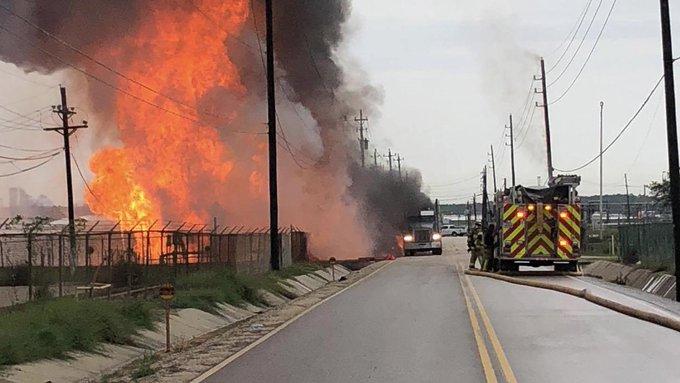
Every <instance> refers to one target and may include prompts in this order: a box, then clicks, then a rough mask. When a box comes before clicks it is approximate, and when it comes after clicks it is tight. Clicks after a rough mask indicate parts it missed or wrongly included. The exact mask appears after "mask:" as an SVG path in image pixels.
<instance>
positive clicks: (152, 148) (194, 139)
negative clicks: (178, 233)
mask: <svg viewBox="0 0 680 383" xmlns="http://www.w3.org/2000/svg"><path fill="white" fill-rule="evenodd" d="M197 5H198V6H199V7H200V8H201V9H202V10H204V11H205V12H208V13H210V14H211V15H215V20H219V22H220V23H221V25H219V28H216V26H215V25H214V24H213V23H212V22H211V20H210V19H207V18H205V17H203V16H202V15H201V14H200V13H198V12H188V11H187V9H181V8H177V7H174V8H173V7H170V8H168V7H151V8H150V9H149V13H148V15H146V17H145V19H144V23H143V24H142V25H140V26H139V28H138V30H137V32H136V33H135V34H130V35H128V36H126V37H125V38H124V39H123V40H122V41H121V42H120V43H119V44H117V45H116V47H112V48H111V47H106V48H101V50H100V51H99V52H98V56H99V57H102V58H103V60H104V61H106V62H110V63H113V66H115V67H116V69H117V70H118V71H120V72H122V73H123V74H124V75H125V76H126V77H128V78H130V79H133V80H137V81H138V82H140V83H143V84H144V85H145V87H143V86H138V85H136V84H135V83H133V82H129V81H128V82H122V81H121V84H123V83H124V85H122V86H124V87H125V88H126V90H128V91H129V92H130V93H132V94H135V95H138V96H139V97H140V98H143V99H145V100H148V101H149V102H150V103H153V104H155V105H156V106H154V105H150V104H147V103H143V102H140V101H139V100H137V99H134V98H131V97H130V96H128V95H125V94H122V93H117V94H116V101H115V108H116V110H115V121H116V123H117V125H118V126H117V128H118V132H119V135H120V140H121V142H122V144H123V145H122V147H117V148H105V149H101V150H99V151H98V152H97V153H96V154H95V155H94V156H93V157H92V158H91V160H90V168H91V169H92V171H93V172H94V173H95V179H94V180H93V182H92V185H91V186H92V189H93V193H92V194H89V193H88V194H86V195H87V197H86V198H87V203H88V205H89V206H90V208H91V209H92V211H94V212H95V213H98V214H102V215H105V216H107V217H109V218H111V219H114V220H120V221H122V222H121V225H122V227H123V228H129V227H131V226H134V225H137V224H138V223H141V225H142V227H143V226H146V225H149V224H150V223H151V222H152V221H153V220H155V219H163V218H168V217H170V218H172V219H176V220H180V221H187V222H208V221H209V220H210V216H209V213H208V212H207V210H206V207H204V206H202V204H201V203H199V201H205V200H212V201H219V200H220V197H221V196H220V194H221V193H223V192H224V189H223V188H222V187H221V186H222V185H223V184H224V183H225V182H226V181H227V179H228V178H229V176H230V174H231V173H232V170H233V168H234V159H233V155H232V153H231V152H230V149H229V148H228V147H227V146H226V145H225V144H224V143H223V142H222V141H221V140H220V137H219V136H220V134H219V132H218V130H217V129H216V126H227V125H228V124H229V122H230V120H231V118H233V116H230V115H225V114H229V110H226V111H225V110H219V108H215V107H211V106H210V105H207V106H206V105H200V104H204V103H205V98H206V95H207V94H208V93H209V92H210V91H211V90H213V89H215V88H216V87H221V88H224V89H228V90H229V92H231V93H232V94H236V95H238V94H243V93H245V89H243V86H242V85H241V82H240V79H239V76H238V72H237V68H236V67H235V66H234V64H233V63H232V61H231V60H230V59H229V55H228V54H229V52H228V49H227V48H226V46H225V43H224V42H225V40H226V38H227V37H228V36H229V34H235V33H237V32H238V31H239V29H240V28H242V26H243V23H244V22H245V21H246V19H247V17H248V2H247V0H238V1H222V0H203V1H198V2H197ZM157 106H158V107H161V108H163V109H166V110H167V111H172V113H170V112H167V111H166V112H163V111H160V110H159V108H158V107H157ZM226 129H228V127H227V128H226ZM260 137H261V136H260ZM254 146H255V147H258V145H254ZM259 148H260V149H261V150H263V149H264V147H262V146H259ZM196 180H200V181H201V183H200V185H198V184H197V183H196V182H195V181H196ZM206 180H209V183H208V184H206V182H205V181H206ZM250 183H251V188H252V189H254V190H260V189H261V188H262V184H263V180H262V176H261V175H260V174H259V173H258V172H257V171H253V172H252V174H251V176H250ZM199 189H200V190H199Z"/></svg>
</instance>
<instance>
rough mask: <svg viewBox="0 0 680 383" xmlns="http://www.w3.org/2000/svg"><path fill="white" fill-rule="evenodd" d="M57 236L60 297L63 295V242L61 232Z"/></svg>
mask: <svg viewBox="0 0 680 383" xmlns="http://www.w3.org/2000/svg"><path fill="white" fill-rule="evenodd" d="M58 236H59V237H58V238H59V259H58V260H57V262H58V263H59V264H58V266H57V267H58V274H59V297H62V296H63V295H64V291H63V290H64V279H63V275H62V273H63V271H62V267H63V266H64V244H63V241H62V233H59V234H58Z"/></svg>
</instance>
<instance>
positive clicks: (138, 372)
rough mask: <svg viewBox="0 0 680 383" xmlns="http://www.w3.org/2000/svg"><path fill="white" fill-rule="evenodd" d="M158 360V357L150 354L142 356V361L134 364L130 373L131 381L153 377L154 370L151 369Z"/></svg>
mask: <svg viewBox="0 0 680 383" xmlns="http://www.w3.org/2000/svg"><path fill="white" fill-rule="evenodd" d="M156 360H158V356H157V355H154V354H152V353H147V354H144V357H142V359H139V360H138V361H136V362H135V366H134V369H135V370H134V371H133V372H132V379H134V380H135V381H136V380H137V379H139V378H143V377H145V376H149V375H153V374H154V373H155V372H156V369H154V368H153V366H152V365H153V364H154V363H155V362H156Z"/></svg>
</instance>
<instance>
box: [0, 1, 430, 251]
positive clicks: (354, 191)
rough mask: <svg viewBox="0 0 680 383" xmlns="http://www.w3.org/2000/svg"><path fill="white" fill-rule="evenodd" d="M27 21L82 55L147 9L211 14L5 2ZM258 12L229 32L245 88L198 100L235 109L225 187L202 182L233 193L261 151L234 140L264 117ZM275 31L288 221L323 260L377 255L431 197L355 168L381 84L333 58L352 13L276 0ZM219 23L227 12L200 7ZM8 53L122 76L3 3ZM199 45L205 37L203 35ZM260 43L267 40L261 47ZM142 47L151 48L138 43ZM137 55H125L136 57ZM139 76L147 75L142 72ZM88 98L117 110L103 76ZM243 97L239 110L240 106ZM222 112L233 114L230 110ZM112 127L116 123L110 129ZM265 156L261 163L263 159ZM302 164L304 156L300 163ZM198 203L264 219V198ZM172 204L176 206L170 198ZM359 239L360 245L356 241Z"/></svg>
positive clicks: (416, 182)
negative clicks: (364, 119) (359, 128)
mask: <svg viewBox="0 0 680 383" xmlns="http://www.w3.org/2000/svg"><path fill="white" fill-rule="evenodd" d="M0 4H2V5H3V6H5V7H8V8H10V9H12V11H13V12H15V13H17V14H19V15H20V16H21V17H24V18H26V19H28V20H30V21H31V22H33V23H35V24H37V25H39V26H40V27H42V28H44V29H45V30H47V31H50V32H51V33H53V34H55V35H57V36H59V37H60V38H62V39H63V40H66V41H68V42H71V43H73V44H74V45H76V46H77V47H78V48H80V49H82V50H83V51H85V52H89V51H97V48H99V47H101V46H107V47H117V45H118V42H119V41H121V40H122V39H124V37H125V36H128V35H130V34H134V33H135V32H136V31H137V29H138V28H139V26H140V24H141V23H142V22H143V20H144V17H145V15H146V14H147V13H148V12H149V10H151V9H153V10H154V11H156V12H160V11H162V9H173V10H176V9H178V8H180V9H181V10H182V11H183V12H186V13H187V14H196V13H197V12H198V13H202V12H204V10H202V9H201V8H200V6H201V2H200V1H190V0H173V1H164V2H152V1H150V0H120V1H105V0H50V1H43V2H35V3H29V2H26V1H21V0H0ZM250 7H252V12H251V13H252V14H251V15H250V17H249V18H248V20H247V21H245V22H244V25H243V27H242V28H241V30H240V34H239V35H237V36H232V37H230V38H228V39H227V40H226V41H225V42H224V43H225V49H227V51H228V52H229V58H230V60H231V61H232V62H234V63H235V64H236V66H237V68H238V71H239V75H240V80H241V82H242V83H243V84H244V85H245V87H246V88H247V90H248V91H247V93H246V94H245V95H239V96H236V95H234V93H233V92H229V91H227V90H225V89H221V88H219V87H215V89H213V90H211V91H209V92H207V93H206V94H204V95H203V96H202V98H201V99H200V100H199V102H198V105H199V107H200V108H201V109H204V108H205V109H209V110H220V111H224V112H226V113H231V114H235V115H236V117H235V118H234V120H233V121H231V122H230V123H229V126H226V127H220V130H219V132H220V134H221V139H222V140H223V141H224V142H225V144H228V145H229V148H230V150H231V151H232V152H233V153H234V154H235V157H236V162H237V163H236V166H235V168H234V169H235V170H234V171H233V173H232V177H231V180H230V181H228V185H213V184H211V183H210V182H208V181H202V180H201V179H196V180H195V182H197V183H200V182H204V183H205V187H204V189H210V188H212V187H223V188H224V190H225V191H229V190H243V186H242V184H243V183H245V184H247V183H248V180H249V177H251V176H252V172H253V170H255V169H257V168H258V167H259V168H261V166H262V163H261V161H260V162H257V163H253V161H252V160H251V159H252V158H254V157H256V156H257V154H258V148H257V142H256V141H255V140H254V139H251V138H238V139H235V138H234V135H233V134H230V133H231V129H238V127H257V128H258V129H261V127H262V122H263V121H266V114H265V108H264V105H265V103H264V102H265V100H266V87H265V83H264V71H263V69H262V61H261V57H260V52H259V49H260V48H259V47H260V44H259V42H258V39H261V40H262V41H263V40H264V17H263V15H264V8H263V7H264V4H263V1H262V0H253V1H252V2H251V3H250ZM274 7H275V9H274V15H275V17H274V36H275V38H274V39H275V49H276V51H275V53H276V65H277V70H276V77H277V88H276V91H277V93H278V94H277V105H278V111H279V117H280V119H281V121H282V124H283V125H282V126H280V129H281V131H282V134H285V136H286V137H287V141H288V142H286V143H285V144H286V145H288V144H289V143H290V145H291V146H292V149H290V148H289V150H288V151H290V152H292V153H294V156H295V157H297V158H291V156H289V155H288V153H286V152H285V151H283V150H279V153H280V157H281V162H280V176H279V179H280V194H281V198H280V202H281V205H282V206H281V215H282V217H283V218H284V221H288V222H290V223H295V224H296V225H300V224H301V223H302V224H306V225H303V226H307V227H306V228H307V229H308V230H310V231H311V232H312V236H313V240H314V237H315V236H316V238H317V243H322V244H323V245H321V246H318V247H317V250H316V252H317V254H316V255H317V256H319V257H322V258H323V257H328V256H330V255H331V254H333V255H335V252H337V251H338V249H340V248H348V250H347V252H346V254H343V255H342V256H343V257H356V256H364V255H365V254H357V253H359V252H362V253H363V252H364V251H365V250H367V249H366V248H365V245H360V244H358V243H360V242H366V241H368V242H370V243H371V245H370V246H369V247H370V249H368V250H372V251H373V252H374V253H375V254H377V255H384V254H385V253H387V252H392V251H394V246H395V240H394V238H395V235H396V234H398V232H399V231H400V230H401V229H402V225H403V223H404V218H405V217H406V216H407V215H409V214H414V213H417V211H418V210H419V209H421V208H423V207H427V206H430V205H431V201H430V200H429V198H428V197H427V196H426V195H425V194H423V193H422V192H420V187H421V183H420V175H419V174H418V172H417V171H416V170H413V169H410V171H409V176H408V177H404V179H403V180H400V179H399V178H398V177H396V176H395V174H390V173H388V172H386V171H383V170H380V169H372V168H361V167H360V166H358V152H359V150H358V143H357V140H356V135H355V128H354V125H353V122H352V120H353V117H354V116H355V115H356V113H357V111H358V110H359V109H360V108H361V109H363V110H364V112H365V113H367V114H370V115H378V114H379V108H380V104H381V101H382V94H381V91H380V90H379V89H377V88H375V87H374V86H372V85H371V84H369V83H368V82H366V83H363V84H359V86H357V85H356V84H352V85H351V86H350V85H349V84H348V78H347V71H348V70H351V68H347V67H343V66H342V65H340V64H339V63H338V60H337V58H336V55H337V54H338V48H339V47H340V46H341V44H342V43H343V40H344V38H345V35H344V25H345V22H346V21H347V19H348V17H349V15H350V12H351V2H350V1H348V0H322V1H309V0H308V1H300V0H277V1H275V2H274ZM204 16H206V17H207V18H208V19H210V20H211V22H212V23H214V24H215V26H216V27H218V24H219V22H220V20H219V18H217V17H213V15H210V14H207V15H204ZM0 26H2V27H3V28H5V29H7V30H9V31H11V33H8V32H7V31H5V30H1V29H0V60H2V61H5V62H9V63H13V64H15V65H17V66H19V67H21V68H23V69H24V70H25V71H27V72H31V71H37V72H40V73H52V72H54V71H56V70H60V69H64V68H66V65H65V64H64V63H63V62H62V61H60V60H55V59H54V58H51V57H50V55H46V54H45V51H48V52H51V53H52V54H54V55H56V56H58V57H60V58H61V59H62V60H63V61H64V62H68V63H75V64H76V65H78V66H79V67H82V68H84V69H86V70H88V71H89V72H91V73H93V74H95V75H96V76H98V77H100V78H102V79H105V80H106V81H111V82H113V83H117V82H121V81H122V80H121V79H119V78H117V77H116V76H114V75H113V74H111V73H109V72H107V71H106V70H105V69H103V68H100V67H98V66H97V65H95V64H93V63H92V62H91V61H88V60H86V59H84V58H83V57H82V56H80V55H78V54H77V53H75V52H73V51H72V50H70V49H69V48H67V47H64V46H62V45H60V44H58V43H55V41H53V40H51V39H49V38H48V37H46V36H43V35H42V34H41V33H40V32H39V31H36V30H35V28H33V27H31V26H30V25H27V24H26V23H25V22H23V21H21V20H20V19H18V18H17V17H15V16H12V15H11V14H9V13H8V12H6V11H5V10H1V9H0ZM197 43H200V42H197ZM263 44H264V43H263V42H262V45H263ZM141 52H142V53H143V51H141ZM128 54H129V56H126V55H128ZM135 54H136V55H139V54H140V51H135V52H126V51H124V50H121V52H120V55H121V57H119V59H120V60H125V59H126V57H135ZM140 80H142V81H143V79H140ZM88 91H89V95H90V97H91V98H92V100H93V105H97V108H98V109H99V110H100V113H102V114H104V115H110V114H111V113H112V111H113V109H114V100H115V97H114V92H112V90H111V89H109V88H107V87H104V86H101V84H97V83H95V82H90V83H89V89H88ZM234 105H238V106H234ZM226 113H225V114H226ZM102 129H103V131H104V132H106V131H107V130H110V131H112V133H115V130H116V129H115V125H114V124H112V125H111V126H109V127H106V128H102ZM258 161H259V160H258ZM301 163H302V164H301ZM197 189H198V190H196V191H195V194H196V197H195V200H196V201H198V202H200V203H202V204H204V205H206V206H204V207H202V209H203V210H205V211H207V212H209V214H211V215H215V216H218V217H228V218H227V219H228V220H229V221H232V222H243V223H246V224H252V225H262V226H263V225H264V224H265V223H266V216H267V215H266V205H265V204H263V203H262V199H261V198H253V199H250V200H249V199H247V198H246V199H245V200H244V198H243V196H242V195H240V194H239V193H227V192H225V193H224V201H211V200H209V198H210V196H211V194H210V193H206V194H205V196H203V193H204V191H202V190H201V189H202V188H200V187H199V188H197ZM164 203H171V201H170V200H167V201H164ZM352 242H357V243H355V244H354V245H352Z"/></svg>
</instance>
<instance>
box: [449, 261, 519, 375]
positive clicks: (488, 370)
mask: <svg viewBox="0 0 680 383" xmlns="http://www.w3.org/2000/svg"><path fill="white" fill-rule="evenodd" d="M456 270H457V271H458V277H459V280H460V286H461V288H462V290H463V296H464V298H465V305H466V306H467V310H468V314H469V316H470V324H471V325H472V333H473V335H474V337H475V342H476V343H477V349H478V350H479V357H480V359H481V361H482V369H483V370H484V377H485V378H486V382H487V383H497V382H498V379H497V378H496V373H495V371H494V368H493V363H492V361H491V357H490V356H489V351H488V349H487V347H486V342H485V340H484V334H483V333H482V330H481V328H480V326H479V320H478V319H477V313H476V312H475V307H473V306H476V309H477V311H479V316H480V317H481V318H482V323H483V324H484V329H485V330H486V334H487V336H488V338H489V341H490V343H491V346H492V348H493V351H494V353H495V354H496V359H497V360H498V364H499V365H500V369H501V372H502V374H503V378H504V380H505V381H506V382H507V383H517V378H515V374H514V373H513V372H512V367H510V363H509V362H508V358H507V357H506V356H505V352H504V351H503V347H502V346H501V342H500V341H499V340H498V336H497V335H496V331H495V330H494V328H493V325H491V320H490V319H489V315H487V313H486V310H485V309H484V305H483V304H482V300H481V299H479V294H477V290H475V286H474V285H473V284H472V281H470V278H469V277H468V276H467V275H466V274H463V272H462V266H461V265H456ZM470 295H472V298H473V300H474V305H473V302H472V301H471V300H470Z"/></svg>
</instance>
